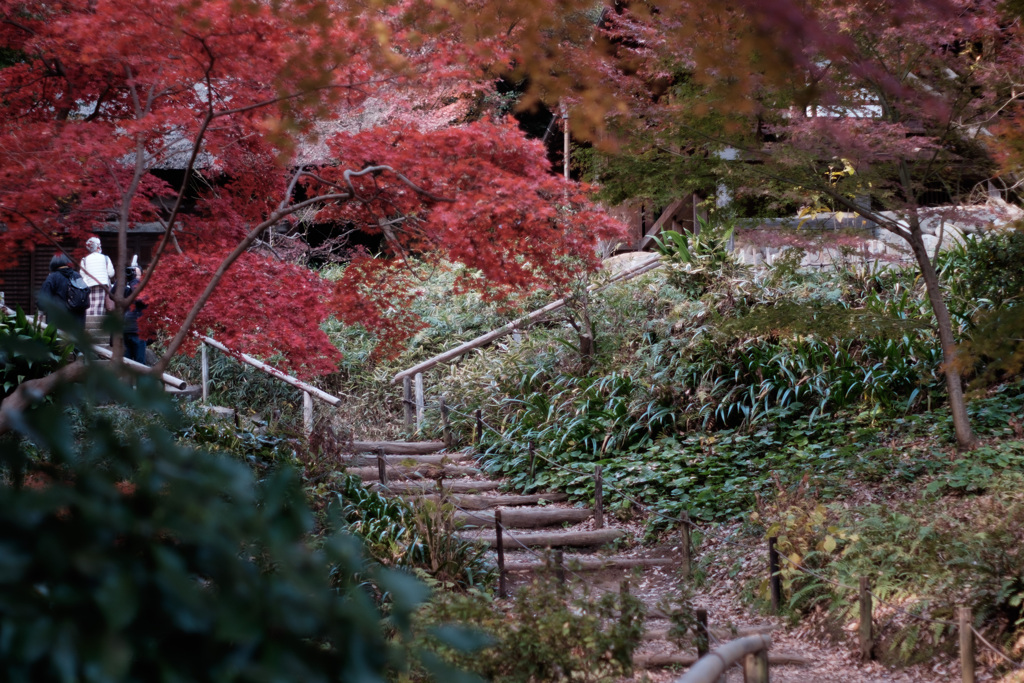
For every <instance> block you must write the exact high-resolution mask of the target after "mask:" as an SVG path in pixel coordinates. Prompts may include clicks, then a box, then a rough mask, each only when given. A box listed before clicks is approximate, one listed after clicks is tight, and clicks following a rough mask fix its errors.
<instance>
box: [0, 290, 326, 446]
mask: <svg viewBox="0 0 1024 683" xmlns="http://www.w3.org/2000/svg"><path fill="white" fill-rule="evenodd" d="M0 306H3V304H0ZM3 310H4V311H6V312H7V314H8V315H15V312H14V311H13V310H11V309H9V308H7V307H6V306H3ZM103 317H104V316H98V315H97V316H88V317H87V318H86V324H85V329H86V332H87V333H89V334H91V335H92V336H93V337H95V336H96V335H98V334H100V329H101V325H100V321H101V320H102V319H103ZM27 318H28V320H29V321H30V322H31V323H33V324H35V322H36V318H35V316H27ZM40 324H42V323H40ZM196 336H197V337H199V339H200V341H201V342H202V374H203V380H202V381H203V387H202V390H203V403H206V402H207V401H208V400H209V397H210V363H209V356H208V354H207V347H209V346H212V347H213V348H215V349H218V350H220V351H223V352H224V353H227V354H229V355H231V356H234V357H236V358H238V359H240V360H241V361H242V362H244V363H247V364H248V365H251V366H252V367H254V368H256V369H257V370H260V371H261V372H263V373H266V374H268V375H270V376H271V377H274V378H275V379H278V380H280V381H282V382H284V383H285V384H289V385H291V386H293V387H295V388H296V389H298V390H300V391H301V392H302V398H303V400H302V424H303V429H304V432H305V434H306V436H307V437H308V436H309V434H310V433H311V432H312V430H313V399H314V398H316V399H318V400H320V401H323V402H324V403H327V404H328V405H331V406H337V405H338V404H339V403H341V399H340V398H338V397H337V396H332V395H331V394H328V393H327V392H325V391H322V390H320V389H317V388H316V387H314V386H312V385H309V384H307V383H305V382H303V381H302V380H299V379H297V378H295V377H292V376H291V375H289V374H287V373H284V372H281V371H280V370H278V369H277V368H274V367H271V366H270V365H267V364H266V363H264V362H262V361H259V360H256V359H255V358H253V357H252V356H249V355H247V354H244V353H236V352H233V351H232V350H231V349H229V348H228V347H226V346H224V345H223V344H221V343H220V342H218V341H217V340H216V339H213V338H211V337H206V336H203V335H198V334H197V335H196ZM90 350H91V351H92V352H93V353H95V354H96V355H97V356H99V357H100V358H103V359H105V360H110V359H111V358H113V356H114V352H113V351H111V350H110V349H109V348H107V347H106V346H103V345H100V344H93V345H92V348H91V349H90ZM121 361H122V362H123V363H124V364H125V365H126V366H127V367H129V368H131V369H132V370H135V371H136V372H140V373H141V372H146V371H148V370H149V366H147V365H143V364H142V363H137V362H135V361H133V360H131V359H128V358H122V359H121ZM160 380H161V381H162V382H163V383H164V384H165V385H167V386H169V387H173V388H175V389H177V390H179V391H181V390H182V389H185V388H186V387H187V386H188V383H187V382H186V381H185V380H183V379H181V378H179V377H175V376H174V375H169V374H167V373H166V372H165V373H161V375H160Z"/></svg>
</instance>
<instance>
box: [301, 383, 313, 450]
mask: <svg viewBox="0 0 1024 683" xmlns="http://www.w3.org/2000/svg"><path fill="white" fill-rule="evenodd" d="M302 430H303V432H304V433H305V434H306V439H307V440H308V439H309V437H310V435H312V434H313V395H312V394H311V393H309V392H308V391H303V392H302Z"/></svg>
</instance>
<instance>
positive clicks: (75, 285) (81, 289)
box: [65, 271, 89, 313]
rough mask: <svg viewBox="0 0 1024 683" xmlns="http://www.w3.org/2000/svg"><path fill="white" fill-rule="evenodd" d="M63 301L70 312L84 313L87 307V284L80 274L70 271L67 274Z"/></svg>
mask: <svg viewBox="0 0 1024 683" xmlns="http://www.w3.org/2000/svg"><path fill="white" fill-rule="evenodd" d="M65 302H66V303H67V305H68V310H69V311H71V312H72V313H84V312H85V311H86V309H88V308H89V285H87V284H85V280H84V279H82V276H81V275H80V274H79V273H77V272H75V271H71V274H70V275H68V293H67V298H66V299H65Z"/></svg>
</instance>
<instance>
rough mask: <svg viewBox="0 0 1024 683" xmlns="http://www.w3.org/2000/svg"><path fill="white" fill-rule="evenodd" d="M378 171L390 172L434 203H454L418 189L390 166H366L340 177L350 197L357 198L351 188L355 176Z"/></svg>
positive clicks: (349, 171)
mask: <svg viewBox="0 0 1024 683" xmlns="http://www.w3.org/2000/svg"><path fill="white" fill-rule="evenodd" d="M380 171H391V172H392V173H394V174H395V177H396V178H398V179H399V180H401V181H402V182H403V183H405V184H406V185H408V186H409V187H411V188H412V189H414V190H416V191H417V192H419V193H420V194H422V195H425V196H427V197H430V198H431V199H433V200H434V201H435V202H449V203H454V202H455V200H454V199H448V198H447V197H439V196H438V195H436V194H434V193H432V192H428V191H427V190H424V189H423V188H422V187H420V186H419V185H417V184H416V183H414V182H412V181H411V180H409V179H408V178H406V177H405V176H404V175H402V174H401V173H399V172H398V171H396V170H395V169H393V168H392V167H390V166H367V167H366V168H364V169H362V170H360V171H352V170H347V171H345V172H344V173H343V174H342V175H343V176H344V177H345V183H346V184H347V185H348V189H349V190H351V192H352V196H357V194H358V193H357V192H356V188H355V187H353V186H352V178H353V177H355V176H364V175H366V174H367V173H377V172H380Z"/></svg>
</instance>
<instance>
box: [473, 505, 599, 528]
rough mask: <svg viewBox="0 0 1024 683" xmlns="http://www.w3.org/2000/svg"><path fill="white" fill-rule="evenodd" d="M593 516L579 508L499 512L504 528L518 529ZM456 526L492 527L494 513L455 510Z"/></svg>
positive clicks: (518, 509) (577, 522)
mask: <svg viewBox="0 0 1024 683" xmlns="http://www.w3.org/2000/svg"><path fill="white" fill-rule="evenodd" d="M591 515H593V510H589V509H586V510H584V509H580V508H509V509H508V510H502V511H501V523H502V524H503V525H504V526H505V527H513V528H519V529H525V528H534V527H541V526H554V525H556V524H565V523H566V522H568V523H569V524H579V523H580V522H582V521H583V520H585V519H589V518H590V516H591ZM453 517H454V519H455V523H456V524H460V523H461V525H462V526H464V527H493V526H494V511H493V510H487V511H484V512H463V511H462V510H456V511H455V514H454V516H453Z"/></svg>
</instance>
